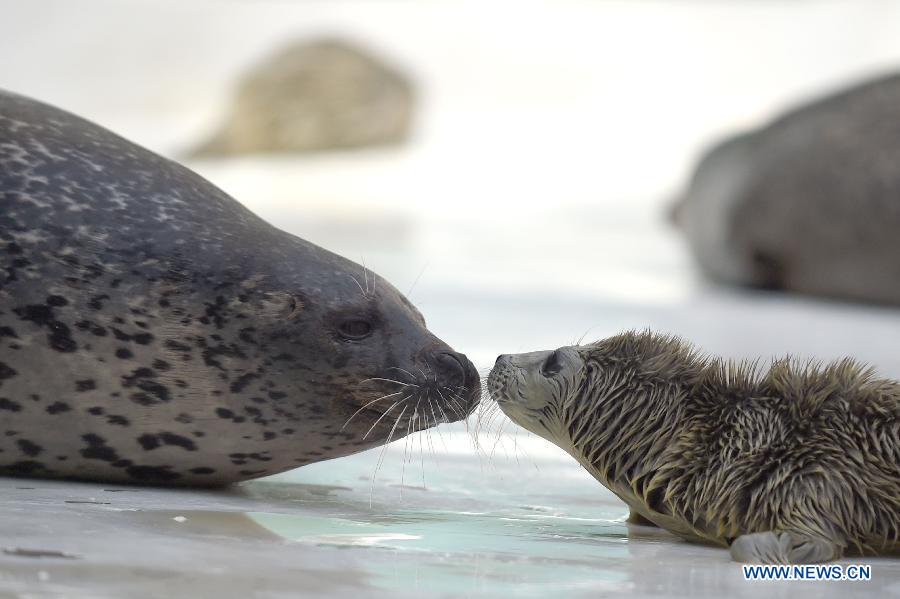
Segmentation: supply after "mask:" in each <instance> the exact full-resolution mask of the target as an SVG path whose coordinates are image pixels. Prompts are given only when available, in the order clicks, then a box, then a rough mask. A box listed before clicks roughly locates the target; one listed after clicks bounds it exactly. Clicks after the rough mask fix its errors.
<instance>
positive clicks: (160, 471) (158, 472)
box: [125, 466, 181, 483]
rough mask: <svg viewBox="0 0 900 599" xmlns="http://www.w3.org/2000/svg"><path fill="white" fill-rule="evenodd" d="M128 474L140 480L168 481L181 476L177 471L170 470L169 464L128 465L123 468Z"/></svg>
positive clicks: (149, 481) (148, 481)
mask: <svg viewBox="0 0 900 599" xmlns="http://www.w3.org/2000/svg"><path fill="white" fill-rule="evenodd" d="M125 472H127V473H128V476H130V477H131V478H133V479H134V480H138V481H141V482H147V483H152V482H170V481H173V480H176V479H178V478H181V475H180V474H178V473H177V472H171V466H130V467H128V468H126V469H125Z"/></svg>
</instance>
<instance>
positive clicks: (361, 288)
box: [343, 272, 366, 297]
mask: <svg viewBox="0 0 900 599" xmlns="http://www.w3.org/2000/svg"><path fill="white" fill-rule="evenodd" d="M343 274H345V275H347V276H348V277H350V278H351V279H353V282H354V283H356V286H357V287H359V292H360V293H362V295H363V297H366V291H365V290H364V289H363V286H362V285H360V284H359V279H357V278H356V277H354V276H353V275H352V274H350V273H349V272H345V273H343Z"/></svg>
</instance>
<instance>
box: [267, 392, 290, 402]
mask: <svg viewBox="0 0 900 599" xmlns="http://www.w3.org/2000/svg"><path fill="white" fill-rule="evenodd" d="M285 397H287V393H282V392H281V391H269V399H275V400H278V399H284V398H285Z"/></svg>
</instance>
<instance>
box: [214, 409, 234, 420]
mask: <svg viewBox="0 0 900 599" xmlns="http://www.w3.org/2000/svg"><path fill="white" fill-rule="evenodd" d="M216 415H217V416H218V417H219V418H227V419H231V418H234V412H232V411H231V410H228V409H226V408H216Z"/></svg>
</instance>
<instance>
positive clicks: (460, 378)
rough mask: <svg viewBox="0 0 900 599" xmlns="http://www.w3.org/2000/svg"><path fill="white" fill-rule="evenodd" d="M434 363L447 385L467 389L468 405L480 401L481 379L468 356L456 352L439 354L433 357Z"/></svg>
mask: <svg viewBox="0 0 900 599" xmlns="http://www.w3.org/2000/svg"><path fill="white" fill-rule="evenodd" d="M432 362H433V364H434V366H435V369H436V370H438V371H439V372H440V373H441V375H442V378H443V379H444V381H446V384H448V385H449V386H453V387H464V388H465V390H466V392H465V394H464V395H465V396H466V403H467V404H469V405H474V403H476V402H477V401H478V390H479V389H480V386H479V383H480V378H479V376H478V371H477V370H476V369H475V365H474V364H472V362H471V361H469V359H468V358H467V357H466V356H464V355H463V354H458V353H456V352H437V353H435V354H433V355H432Z"/></svg>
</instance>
